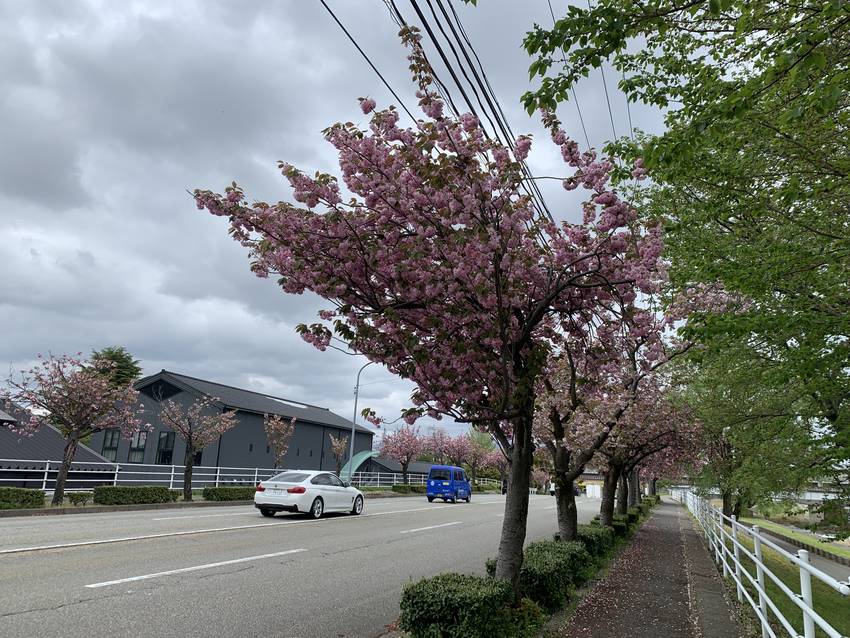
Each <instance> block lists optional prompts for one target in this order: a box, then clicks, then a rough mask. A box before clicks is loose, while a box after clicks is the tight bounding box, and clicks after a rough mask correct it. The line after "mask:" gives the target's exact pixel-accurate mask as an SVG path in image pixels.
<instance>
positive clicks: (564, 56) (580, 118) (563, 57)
mask: <svg viewBox="0 0 850 638" xmlns="http://www.w3.org/2000/svg"><path fill="white" fill-rule="evenodd" d="M546 3H547V4H548V5H549V13H550V14H551V15H552V26H555V25H556V24H557V20H555V12H554V11H553V10H552V2H551V0H546ZM561 60H563V62H564V66H567V54H566V52H565V51H564V47H561ZM570 92H572V94H573V102H574V103H575V105H576V111H578V121H579V122H580V123H581V130H582V131H583V132H584V141H585V142H586V143H587V148H590V137H589V136H588V134H587V128H585V126H584V117H583V116H582V114H581V106H580V105H579V103H578V95H577V94H576V89H575V87H574V86H571V87H570Z"/></svg>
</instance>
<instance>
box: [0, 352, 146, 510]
mask: <svg viewBox="0 0 850 638" xmlns="http://www.w3.org/2000/svg"><path fill="white" fill-rule="evenodd" d="M39 359H40V361H39V362H38V363H37V364H36V365H35V366H33V367H32V368H30V369H29V370H26V371H23V372H21V374H20V375H19V376H17V377H15V376H14V375H10V376H9V378H8V380H7V386H8V390H7V391H6V392H5V393H4V396H2V397H0V401H5V402H14V403H16V404H18V405H19V406H21V407H23V408H25V409H26V410H27V411H29V413H30V414H31V415H32V416H31V418H30V420H29V421H27V422H25V423H20V424H17V425H16V429H17V430H18V431H19V432H20V433H21V434H24V435H32V434H33V433H34V432H35V431H37V430H38V428H39V427H41V426H42V425H43V424H44V423H49V424H50V425H52V426H54V427H55V428H57V429H58V430H59V431H60V432H61V433H62V436H63V437H64V438H65V451H64V452H63V454H62V465H61V466H60V467H59V472H58V474H57V475H56V484H55V487H54V489H53V500H52V504H53V505H61V504H62V500H63V498H64V495H65V483H66V482H67V479H68V471H69V470H70V468H71V463H73V461H74V455H75V453H76V451H77V446H78V445H79V443H80V440H81V439H84V438H85V437H87V436H90V435H92V434H94V433H95V432H100V431H101V430H107V429H110V428H118V429H120V430H121V433H122V435H123V436H124V437H125V438H129V437H131V436H132V435H133V434H134V433H135V432H138V431H140V430H143V429H146V428H148V427H150V426H149V425H148V424H146V423H145V424H143V421H142V416H143V413H144V406H143V405H142V404H140V403H138V392H136V390H134V389H133V386H132V385H131V384H130V383H124V384H120V383H116V382H115V381H114V378H113V374H112V370H113V367H114V364H113V363H111V362H109V361H106V360H102V359H91V360H89V361H84V360H83V359H81V358H80V354H79V353H78V355H77V356H68V355H60V356H53V355H50V356H48V357H47V358H43V357H42V356H41V355H39Z"/></svg>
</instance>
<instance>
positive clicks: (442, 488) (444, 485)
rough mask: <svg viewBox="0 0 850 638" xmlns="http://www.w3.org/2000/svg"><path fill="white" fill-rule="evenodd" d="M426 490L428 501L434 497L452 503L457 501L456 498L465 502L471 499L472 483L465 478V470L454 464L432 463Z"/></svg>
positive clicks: (431, 500) (430, 501) (431, 501)
mask: <svg viewBox="0 0 850 638" xmlns="http://www.w3.org/2000/svg"><path fill="white" fill-rule="evenodd" d="M426 491H427V494H428V502H429V503H433V502H434V499H435V498H441V499H443V500H444V501H451V502H452V503H457V501H458V499H463V500H465V501H466V502H467V503H469V501H471V500H472V485H471V484H470V483H469V479H467V478H466V472H465V471H464V470H463V468H462V467H455V466H454V465H432V466H431V471H430V472H429V473H428V484H427V488H426Z"/></svg>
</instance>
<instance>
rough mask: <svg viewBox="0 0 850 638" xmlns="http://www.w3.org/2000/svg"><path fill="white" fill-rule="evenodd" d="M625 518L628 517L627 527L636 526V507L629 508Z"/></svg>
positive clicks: (637, 510) (637, 518)
mask: <svg viewBox="0 0 850 638" xmlns="http://www.w3.org/2000/svg"><path fill="white" fill-rule="evenodd" d="M626 516H627V517H628V518H627V520H628V523H629V525H637V522H638V521H639V520H640V510H639V509H638V508H637V507H630V508H629V509H628V511H627V514H626Z"/></svg>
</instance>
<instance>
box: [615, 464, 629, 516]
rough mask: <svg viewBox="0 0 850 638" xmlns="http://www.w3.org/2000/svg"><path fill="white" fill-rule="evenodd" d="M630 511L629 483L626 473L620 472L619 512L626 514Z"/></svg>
mask: <svg viewBox="0 0 850 638" xmlns="http://www.w3.org/2000/svg"><path fill="white" fill-rule="evenodd" d="M628 511H629V484H628V481H627V480H626V473H625V472H620V480H619V481H618V485H617V514H620V515H624V514H626V513H627V512H628Z"/></svg>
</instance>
